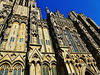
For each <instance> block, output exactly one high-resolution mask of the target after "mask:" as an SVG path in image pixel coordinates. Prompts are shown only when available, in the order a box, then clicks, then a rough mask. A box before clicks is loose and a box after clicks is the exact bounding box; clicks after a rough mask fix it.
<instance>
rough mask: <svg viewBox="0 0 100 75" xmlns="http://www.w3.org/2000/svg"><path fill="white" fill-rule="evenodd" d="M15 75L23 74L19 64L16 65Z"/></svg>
mask: <svg viewBox="0 0 100 75" xmlns="http://www.w3.org/2000/svg"><path fill="white" fill-rule="evenodd" d="M13 75H21V65H19V64H17V65H16V66H15V67H14V71H13Z"/></svg>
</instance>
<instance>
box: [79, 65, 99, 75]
mask: <svg viewBox="0 0 100 75" xmlns="http://www.w3.org/2000/svg"><path fill="white" fill-rule="evenodd" d="M80 75H97V74H96V73H95V72H94V71H93V70H92V69H91V67H89V66H87V65H86V66H83V67H82V68H81V71H80Z"/></svg>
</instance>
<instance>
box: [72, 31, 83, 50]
mask: <svg viewBox="0 0 100 75" xmlns="http://www.w3.org/2000/svg"><path fill="white" fill-rule="evenodd" d="M74 36H75V38H76V39H77V41H78V43H79V44H80V47H81V49H82V51H83V52H85V50H84V48H83V46H82V44H81V42H80V40H79V39H78V37H77V35H76V34H75V32H74Z"/></svg>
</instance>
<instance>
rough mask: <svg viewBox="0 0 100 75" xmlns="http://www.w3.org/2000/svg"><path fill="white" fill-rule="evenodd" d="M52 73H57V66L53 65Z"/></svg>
mask: <svg viewBox="0 0 100 75" xmlns="http://www.w3.org/2000/svg"><path fill="white" fill-rule="evenodd" d="M52 75H57V71H56V66H55V65H54V66H52Z"/></svg>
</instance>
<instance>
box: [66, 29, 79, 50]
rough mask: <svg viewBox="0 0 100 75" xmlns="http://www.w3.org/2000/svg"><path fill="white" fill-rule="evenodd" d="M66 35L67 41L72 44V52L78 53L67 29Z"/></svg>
mask: <svg viewBox="0 0 100 75" xmlns="http://www.w3.org/2000/svg"><path fill="white" fill-rule="evenodd" d="M66 33H67V36H68V39H69V41H70V42H71V44H72V47H73V49H74V51H75V52H79V51H78V49H77V47H76V45H75V43H74V41H73V39H72V37H71V34H70V32H69V31H68V30H67V29H66Z"/></svg>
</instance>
